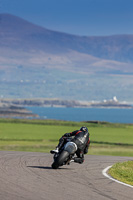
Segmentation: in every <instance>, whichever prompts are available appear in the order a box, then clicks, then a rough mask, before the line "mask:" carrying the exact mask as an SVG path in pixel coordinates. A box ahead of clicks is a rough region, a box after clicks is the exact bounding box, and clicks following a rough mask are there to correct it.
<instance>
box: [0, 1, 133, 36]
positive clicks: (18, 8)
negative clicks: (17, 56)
mask: <svg viewBox="0 0 133 200" xmlns="http://www.w3.org/2000/svg"><path fill="white" fill-rule="evenodd" d="M0 13H10V14H13V15H16V16H19V17H21V18H23V19H25V20H28V21H29V22H32V23H34V24H37V25H39V26H43V27H45V28H47V29H50V30H55V31H60V32H65V33H70V34H74V35H81V36H105V35H118V34H133V0H0Z"/></svg>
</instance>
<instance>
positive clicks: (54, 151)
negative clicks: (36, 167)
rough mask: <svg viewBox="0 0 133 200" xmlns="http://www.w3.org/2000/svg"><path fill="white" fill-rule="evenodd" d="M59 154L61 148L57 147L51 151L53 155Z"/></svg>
mask: <svg viewBox="0 0 133 200" xmlns="http://www.w3.org/2000/svg"><path fill="white" fill-rule="evenodd" d="M58 152H59V147H56V149H54V150H51V151H50V153H51V154H54V153H58Z"/></svg>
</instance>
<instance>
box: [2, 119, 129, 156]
mask: <svg viewBox="0 0 133 200" xmlns="http://www.w3.org/2000/svg"><path fill="white" fill-rule="evenodd" d="M84 125H85V126H87V127H88V129H89V132H90V139H91V145H90V149H89V152H88V154H91V155H117V156H133V125H128V124H112V123H102V122H101V123H100V122H99V123H87V122H68V121H57V120H20V119H0V150H10V151H11V150H13V151H32V152H49V151H50V150H51V149H53V148H55V146H56V145H57V143H58V140H59V138H60V137H61V136H62V135H63V134H64V133H67V132H71V131H73V130H76V129H79V128H80V127H81V126H84Z"/></svg>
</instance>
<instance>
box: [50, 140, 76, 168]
mask: <svg viewBox="0 0 133 200" xmlns="http://www.w3.org/2000/svg"><path fill="white" fill-rule="evenodd" d="M76 151H77V145H76V144H75V143H74V142H72V141H71V139H70V138H69V139H67V140H66V143H65V144H64V146H63V147H62V148H61V150H60V151H59V152H58V153H55V154H54V156H53V159H54V162H53V163H52V165H51V166H52V168H53V169H58V168H59V167H60V166H63V165H69V164H70V162H72V161H74V154H75V152H76Z"/></svg>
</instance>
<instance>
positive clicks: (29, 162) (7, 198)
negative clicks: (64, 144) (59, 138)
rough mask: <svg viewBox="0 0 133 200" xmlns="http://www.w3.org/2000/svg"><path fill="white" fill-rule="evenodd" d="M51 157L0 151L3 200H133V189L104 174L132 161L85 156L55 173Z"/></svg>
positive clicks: (1, 193)
mask: <svg viewBox="0 0 133 200" xmlns="http://www.w3.org/2000/svg"><path fill="white" fill-rule="evenodd" d="M52 160H53V158H52V155H51V154H43V153H27V152H6V151H0V200H44V199H45V200H62V199H63V200H75V199H76V200H108V199H111V200H119V199H120V200H130V199H133V188H130V187H127V186H124V185H121V184H119V183H116V182H114V181H112V180H110V179H108V178H106V177H104V176H103V174H102V170H103V169H104V168H106V167H107V166H110V165H112V164H114V163H116V162H123V161H127V160H133V158H129V157H113V156H91V155H86V156H85V162H84V163H83V164H82V165H81V164H77V163H71V165H69V166H63V167H61V168H60V169H57V170H53V169H52V168H51V163H52Z"/></svg>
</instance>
